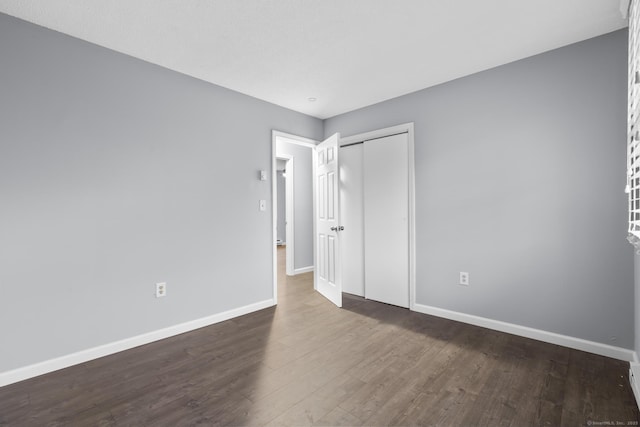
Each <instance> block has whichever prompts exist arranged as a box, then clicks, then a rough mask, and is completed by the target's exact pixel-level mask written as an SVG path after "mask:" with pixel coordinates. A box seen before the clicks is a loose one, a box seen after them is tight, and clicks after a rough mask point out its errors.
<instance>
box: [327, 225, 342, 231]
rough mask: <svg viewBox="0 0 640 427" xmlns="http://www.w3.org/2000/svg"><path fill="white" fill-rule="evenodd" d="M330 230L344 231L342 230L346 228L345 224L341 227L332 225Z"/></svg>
mask: <svg viewBox="0 0 640 427" xmlns="http://www.w3.org/2000/svg"><path fill="white" fill-rule="evenodd" d="M330 230H331V231H342V230H344V226H343V225H341V226H340V227H331V228H330Z"/></svg>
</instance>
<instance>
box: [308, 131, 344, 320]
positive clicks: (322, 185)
mask: <svg viewBox="0 0 640 427" xmlns="http://www.w3.org/2000/svg"><path fill="white" fill-rule="evenodd" d="M339 140H340V134H337V133H336V134H334V135H332V136H330V137H329V138H328V139H327V140H325V141H324V142H322V143H321V144H318V146H317V147H316V149H315V154H316V155H315V162H316V190H315V193H316V212H315V216H316V217H315V220H316V239H315V240H316V263H315V265H316V268H315V273H314V274H315V282H316V287H317V290H318V292H320V293H321V294H322V295H324V296H325V297H326V298H327V299H328V300H329V301H331V302H332V303H334V304H335V305H337V306H338V307H342V270H341V268H340V231H342V229H343V228H342V226H341V225H340V192H339V180H338V171H339V169H338V142H339Z"/></svg>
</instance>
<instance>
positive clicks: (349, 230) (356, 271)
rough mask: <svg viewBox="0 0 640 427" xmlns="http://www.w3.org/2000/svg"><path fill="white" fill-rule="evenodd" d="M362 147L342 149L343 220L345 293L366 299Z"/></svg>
mask: <svg viewBox="0 0 640 427" xmlns="http://www.w3.org/2000/svg"><path fill="white" fill-rule="evenodd" d="M362 147H363V144H355V145H350V146H348V147H342V148H340V221H341V223H342V224H343V225H344V233H342V234H341V235H340V238H341V239H342V242H341V243H342V248H341V249H342V259H343V260H344V262H343V263H342V292H346V293H348V294H353V295H358V296H361V297H363V296H364V236H363V232H364V227H363V224H362V220H363V218H364V212H363V209H364V202H363V194H362V192H363V191H364V185H363V179H364V175H363V172H362Z"/></svg>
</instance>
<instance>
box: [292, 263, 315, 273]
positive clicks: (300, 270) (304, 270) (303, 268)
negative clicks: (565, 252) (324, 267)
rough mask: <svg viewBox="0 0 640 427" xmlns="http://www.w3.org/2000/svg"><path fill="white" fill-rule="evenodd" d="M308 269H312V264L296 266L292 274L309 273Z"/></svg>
mask: <svg viewBox="0 0 640 427" xmlns="http://www.w3.org/2000/svg"><path fill="white" fill-rule="evenodd" d="M310 271H313V265H310V266H309V267H302V268H296V269H295V270H293V275H294V276H297V275H298V274H304V273H309V272H310Z"/></svg>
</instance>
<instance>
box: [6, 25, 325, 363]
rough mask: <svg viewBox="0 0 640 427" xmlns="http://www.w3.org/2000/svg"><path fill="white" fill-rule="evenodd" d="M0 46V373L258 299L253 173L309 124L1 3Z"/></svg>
mask: <svg viewBox="0 0 640 427" xmlns="http://www.w3.org/2000/svg"><path fill="white" fill-rule="evenodd" d="M0 58H1V64H2V65H1V66H0V94H1V95H0V200H1V205H0V337H2V345H1V346H2V350H1V351H0V372H2V371H6V370H10V369H13V368H17V367H21V366H26V365H29V364H32V363H35V362H39V361H43V360H47V359H51V358H54V357H57V356H62V355H66V354H69V353H72V352H75V351H79V350H83V349H87V348H90V347H94V346H97V345H101V344H105V343H110V342H113V341H116V340H120V339H123V338H128V337H131V336H135V335H138V334H142V333H145V332H149V331H153V330H157V329H160V328H163V327H167V326H170V325H175V324H178V323H181V322H185V321H189V320H192V319H198V318H201V317H204V316H208V315H212V314H215V313H220V312H223V311H226V310H229V309H233V308H237V307H241V306H245V305H248V304H252V303H256V302H259V301H264V300H268V299H270V298H272V296H273V295H272V277H273V275H272V260H271V250H272V246H271V245H272V240H271V239H272V238H271V232H272V217H271V212H272V209H271V208H270V207H268V209H267V211H266V212H259V210H258V200H259V199H266V200H271V183H270V182H261V181H259V179H258V171H259V170H261V169H264V170H270V168H271V166H270V165H271V131H272V129H277V130H281V131H284V132H289V133H292V134H298V135H303V136H307V137H309V138H314V139H320V138H321V137H322V129H323V123H322V121H320V120H317V119H314V118H311V117H308V116H305V115H302V114H299V113H295V112H292V111H290V110H286V109H283V108H280V107H277V106H274V105H271V104H268V103H265V102H262V101H259V100H256V99H254V98H250V97H247V96H244V95H240V94H238V93H235V92H232V91H229V90H226V89H223V88H220V87H217V86H214V85H211V84H208V83H204V82H202V81H199V80H196V79H193V78H190V77H187V76H184V75H181V74H178V73H175V72H172V71H169V70H166V69H163V68H160V67H156V66H154V65H150V64H148V63H145V62H143V61H140V60H136V59H133V58H130V57H127V56H125V55H121V54H118V53H115V52H112V51H109V50H106V49H103V48H100V47H97V46H95V45H91V44H88V43H85V42H82V41H79V40H76V39H73V38H70V37H67V36H64V35H61V34H59V33H56V32H53V31H49V30H46V29H44V28H41V27H37V26H35V25H31V24H27V23H25V22H23V21H19V20H17V19H14V18H11V17H8V16H6V15H1V14H0ZM159 281H166V282H167V283H168V288H167V290H168V296H167V297H166V298H164V299H156V298H155V296H154V287H155V285H154V284H155V283H156V282H159Z"/></svg>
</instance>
